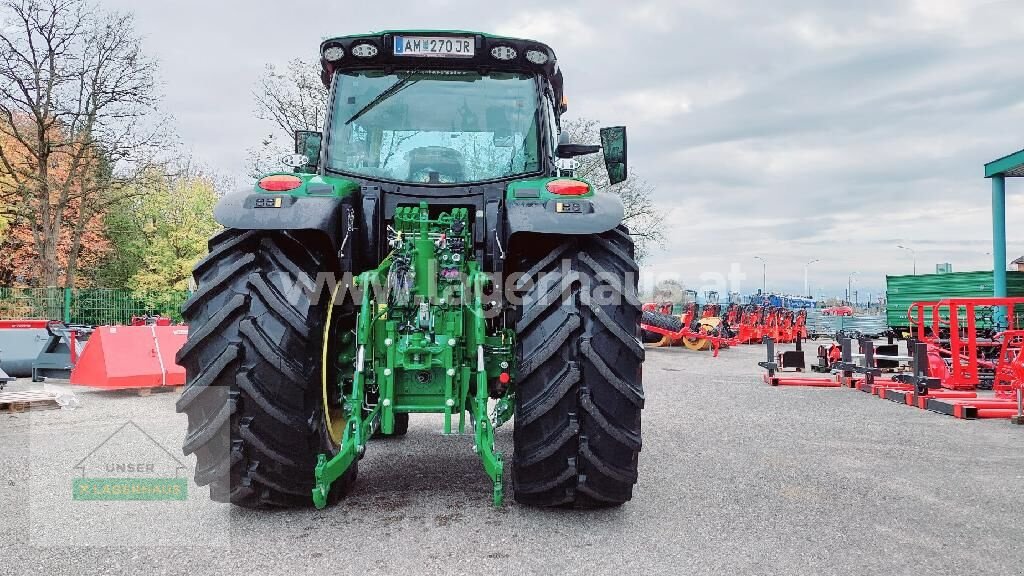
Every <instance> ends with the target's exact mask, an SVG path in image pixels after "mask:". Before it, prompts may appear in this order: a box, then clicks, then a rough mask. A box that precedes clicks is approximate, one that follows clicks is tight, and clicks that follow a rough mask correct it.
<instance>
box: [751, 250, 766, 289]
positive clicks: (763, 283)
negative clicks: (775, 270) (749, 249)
mask: <svg viewBox="0 0 1024 576" xmlns="http://www.w3.org/2000/svg"><path fill="white" fill-rule="evenodd" d="M754 260H760V261H761V293H762V294H767V293H768V261H767V260H765V259H764V258H762V257H760V256H754Z"/></svg>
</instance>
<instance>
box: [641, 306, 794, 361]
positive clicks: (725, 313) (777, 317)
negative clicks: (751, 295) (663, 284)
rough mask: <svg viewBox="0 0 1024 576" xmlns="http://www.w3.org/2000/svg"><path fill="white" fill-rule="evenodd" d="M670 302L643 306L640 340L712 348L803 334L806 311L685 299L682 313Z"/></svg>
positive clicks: (782, 340) (659, 344) (657, 344)
mask: <svg viewBox="0 0 1024 576" xmlns="http://www.w3.org/2000/svg"><path fill="white" fill-rule="evenodd" d="M674 308H675V306H674V305H673V304H672V303H671V302H663V303H653V302H652V303H648V304H645V305H644V306H643V310H644V316H643V319H642V320H641V328H642V329H643V330H644V342H645V343H647V344H649V345H651V346H654V347H662V346H680V345H681V346H685V347H686V348H689V349H690V350H713V351H714V353H715V355H717V354H718V350H719V349H721V348H723V347H726V348H727V347H729V346H735V345H737V344H760V343H761V342H763V341H764V339H765V338H771V339H772V340H773V341H774V342H776V343H780V344H785V343H793V342H796V341H798V340H803V339H806V338H807V312H806V311H805V310H800V311H794V310H789V309H787V308H781V307H776V306H758V305H750V304H748V305H745V306H744V305H741V304H736V303H732V304H729V305H728V306H726V307H725V309H724V310H723V309H722V306H721V305H720V304H718V303H717V302H711V303H708V304H704V305H703V306H702V305H700V304H698V303H697V302H689V303H687V304H684V305H683V309H682V313H680V314H676V313H674V312H673V309H674Z"/></svg>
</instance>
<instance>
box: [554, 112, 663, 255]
mask: <svg viewBox="0 0 1024 576" xmlns="http://www.w3.org/2000/svg"><path fill="white" fill-rule="evenodd" d="M562 132H564V133H567V134H568V135H569V140H570V141H571V142H578V143H581V144H591V143H595V144H596V143H599V142H600V141H601V140H600V139H601V136H600V131H599V125H598V122H597V121H596V120H590V119H587V118H576V119H572V120H563V121H562ZM576 160H577V162H578V163H579V164H578V166H577V167H576V170H575V172H574V173H575V174H576V176H578V177H580V178H583V179H584V180H587V181H588V182H590V183H591V185H593V186H594V188H595V189H596V190H607V191H609V192H612V193H615V194H618V195H619V197H621V198H622V203H623V204H624V205H625V207H626V216H625V219H624V223H625V224H626V226H627V227H628V228H629V234H630V236H632V237H633V242H634V243H635V245H636V254H637V260H643V258H644V257H645V256H647V254H649V253H650V251H651V249H652V248H653V247H654V246H656V245H658V244H660V243H661V241H662V240H663V239H664V234H663V233H662V229H663V228H664V224H665V217H664V216H663V215H662V213H661V212H659V211H658V210H657V208H656V207H655V205H654V200H653V198H652V197H653V194H654V185H653V184H651V183H650V182H648V181H647V180H644V179H643V178H642V177H640V176H638V175H637V174H636V173H635V172H633V171H632V170H631V171H630V172H629V177H628V178H626V180H625V181H623V182H619V183H618V184H615V185H612V184H611V183H610V182H609V181H608V172H607V171H606V170H605V168H604V160H603V158H602V156H601V155H600V154H591V155H589V156H581V157H579V158H577V159H576Z"/></svg>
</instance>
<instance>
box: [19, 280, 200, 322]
mask: <svg viewBox="0 0 1024 576" xmlns="http://www.w3.org/2000/svg"><path fill="white" fill-rule="evenodd" d="M188 296H189V293H188V292H175V291H136V290H118V289H111V288H5V287H2V286H0V319H10V320H20V319H24V318H42V319H47V320H63V321H64V322H68V323H72V324H86V325H91V326H102V325H110V324H128V323H129V322H131V319H132V316H145V315H160V316H169V317H170V318H172V319H173V320H174V321H180V320H181V304H182V303H183V302H184V301H185V300H186V299H187V298H188Z"/></svg>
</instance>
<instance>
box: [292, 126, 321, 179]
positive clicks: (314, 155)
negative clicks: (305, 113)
mask: <svg viewBox="0 0 1024 576" xmlns="http://www.w3.org/2000/svg"><path fill="white" fill-rule="evenodd" d="M322 139H323V135H322V134H320V133H319V132H314V131H312V130H296V131H295V153H296V154H301V155H303V156H305V157H306V158H308V159H309V160H308V162H307V164H306V165H305V166H302V167H301V168H303V169H306V170H314V169H316V167H317V165H318V164H320V142H321V140H322Z"/></svg>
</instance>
